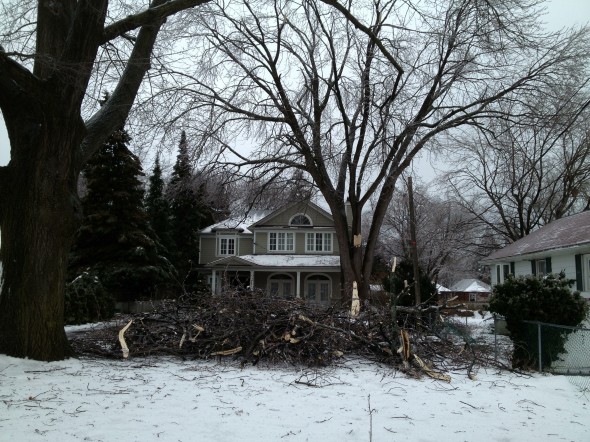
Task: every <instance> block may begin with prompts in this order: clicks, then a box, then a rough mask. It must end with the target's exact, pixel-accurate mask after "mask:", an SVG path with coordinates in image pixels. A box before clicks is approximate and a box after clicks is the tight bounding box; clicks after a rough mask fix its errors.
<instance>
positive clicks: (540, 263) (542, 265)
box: [535, 259, 547, 276]
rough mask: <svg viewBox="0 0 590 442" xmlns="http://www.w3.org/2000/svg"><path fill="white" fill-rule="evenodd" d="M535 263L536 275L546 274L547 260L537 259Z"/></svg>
mask: <svg viewBox="0 0 590 442" xmlns="http://www.w3.org/2000/svg"><path fill="white" fill-rule="evenodd" d="M535 265H536V266H537V275H539V276H543V275H546V274H547V261H545V260H544V259H539V260H537V262H536V263H535Z"/></svg>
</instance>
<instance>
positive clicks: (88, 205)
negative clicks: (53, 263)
mask: <svg viewBox="0 0 590 442" xmlns="http://www.w3.org/2000/svg"><path fill="white" fill-rule="evenodd" d="M129 141H130V137H129V135H128V134H127V132H126V131H125V130H124V129H120V130H118V131H116V132H114V133H113V134H112V135H111V137H110V138H109V139H108V140H107V142H106V143H105V145H104V146H103V147H102V148H101V149H100V150H99V151H98V152H97V153H96V154H95V155H94V156H93V157H92V158H91V159H90V161H89V162H88V163H87V165H86V167H85V169H84V171H83V174H84V177H85V179H86V184H87V194H86V196H85V197H84V198H83V200H82V208H83V212H84V219H83V222H82V226H81V227H80V229H79V230H78V233H77V237H76V242H75V245H74V247H73V249H72V253H71V259H70V269H69V270H70V276H71V279H74V278H76V277H77V276H78V275H81V274H84V273H90V274H92V275H94V276H95V277H96V278H97V280H98V281H99V282H100V283H101V284H102V286H103V287H104V288H105V289H106V290H107V291H108V292H109V293H111V294H112V295H113V296H114V297H115V298H116V299H117V300H119V301H129V300H135V299H141V298H149V297H152V296H154V295H156V294H157V289H158V287H161V286H165V285H167V284H169V283H170V282H171V281H172V279H173V277H174V275H175V269H174V267H173V266H172V265H171V264H170V262H169V261H168V260H167V259H166V258H165V257H164V256H163V255H162V251H163V250H164V248H163V247H162V246H161V244H160V242H159V241H158V238H157V236H156V234H155V233H154V231H153V230H152V228H151V227H150V225H149V222H148V215H147V213H146V211H145V208H144V204H143V197H144V190H143V186H142V183H141V181H140V177H141V176H143V175H144V173H143V171H142V168H141V163H140V161H139V159H138V158H137V156H135V155H134V154H133V153H132V152H130V151H129V149H128V148H127V144H128V143H129Z"/></svg>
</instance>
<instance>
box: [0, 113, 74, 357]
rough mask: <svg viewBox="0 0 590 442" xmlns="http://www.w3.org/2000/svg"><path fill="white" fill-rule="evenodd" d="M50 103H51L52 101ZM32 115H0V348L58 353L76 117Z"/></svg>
mask: <svg viewBox="0 0 590 442" xmlns="http://www.w3.org/2000/svg"><path fill="white" fill-rule="evenodd" d="M53 108H54V109H59V108H58V107H57V106H53ZM54 112H55V113H54V115H53V118H52V117H51V116H49V117H48V116H47V115H46V114H45V115H44V118H43V119H39V120H38V121H31V120H29V122H28V123H26V120H24V121H23V120H20V121H17V122H16V123H15V122H14V119H12V118H10V116H7V118H6V121H7V126H8V127H9V132H10V133H11V135H12V136H11V140H12V142H13V143H16V145H15V146H13V149H12V152H13V156H12V158H11V161H10V163H9V166H7V167H5V168H4V170H3V172H4V177H3V178H4V182H5V183H6V182H8V183H10V189H5V192H3V195H2V210H1V211H0V225H1V226H2V248H1V250H0V253H1V256H0V259H1V261H2V265H3V268H4V270H3V275H2V278H3V282H2V288H1V292H0V336H2V338H3V339H2V340H0V352H1V353H5V354H7V355H10V356H16V357H30V358H33V359H38V360H45V361H50V360H58V359H63V358H65V357H67V356H68V355H69V354H70V347H69V344H68V341H67V339H66V335H65V332H64V284H65V279H66V271H67V263H68V253H69V249H70V244H71V239H72V236H73V234H74V232H75V227H76V216H75V207H76V199H77V196H76V185H75V183H76V177H77V174H78V171H77V170H76V166H75V164H76V162H75V158H73V155H74V153H75V152H77V149H75V148H72V145H78V146H79V143H80V140H81V139H82V130H83V126H82V123H81V122H80V123H77V124H76V123H74V124H68V121H67V120H65V121H64V119H62V118H56V117H57V116H59V114H58V113H57V111H54Z"/></svg>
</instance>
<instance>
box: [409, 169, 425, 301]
mask: <svg viewBox="0 0 590 442" xmlns="http://www.w3.org/2000/svg"><path fill="white" fill-rule="evenodd" d="M408 206H409V209H410V249H411V250H412V263H413V264H414V294H415V299H416V305H419V304H420V303H421V302H422V300H421V296H420V266H419V265H418V246H417V244H416V212H415V210H414V190H413V189H412V177H408Z"/></svg>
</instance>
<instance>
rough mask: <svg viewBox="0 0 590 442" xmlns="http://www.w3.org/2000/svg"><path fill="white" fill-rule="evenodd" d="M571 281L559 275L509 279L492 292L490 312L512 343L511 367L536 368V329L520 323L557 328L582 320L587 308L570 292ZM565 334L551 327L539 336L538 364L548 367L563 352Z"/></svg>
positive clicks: (579, 297)
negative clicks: (500, 321) (502, 322)
mask: <svg viewBox="0 0 590 442" xmlns="http://www.w3.org/2000/svg"><path fill="white" fill-rule="evenodd" d="M573 282H574V281H572V280H568V279H566V278H565V274H564V273H563V272H562V273H560V274H559V275H555V274H550V275H547V276H545V277H540V278H539V277H535V276H527V277H522V276H521V277H518V278H515V277H512V276H509V277H508V279H506V281H505V282H504V283H503V284H497V285H495V286H494V288H493V290H492V296H491V298H490V311H491V312H493V313H498V314H500V315H502V316H504V317H505V318H506V324H507V327H508V330H509V331H510V336H511V339H512V342H513V344H514V350H513V353H512V366H513V367H514V368H532V367H536V366H538V363H539V361H538V350H537V345H538V344H537V328H536V327H534V326H532V325H531V324H527V323H525V322H523V321H525V320H528V321H540V322H547V323H553V324H559V325H568V326H577V325H579V324H580V323H581V322H582V321H583V320H584V319H585V317H586V315H587V313H588V305H587V303H586V301H585V300H584V298H582V297H581V296H580V292H577V291H576V292H572V291H571V289H570V287H571V286H572V284H573ZM567 334H568V332H567V331H566V332H564V331H561V330H559V329H556V328H553V327H552V328H551V329H550V331H549V332H547V333H545V334H544V335H543V353H542V357H541V362H542V365H543V366H544V367H549V366H551V363H552V362H553V361H554V360H556V359H557V357H558V355H559V354H560V353H562V352H563V351H564V344H565V340H566V338H567Z"/></svg>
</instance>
